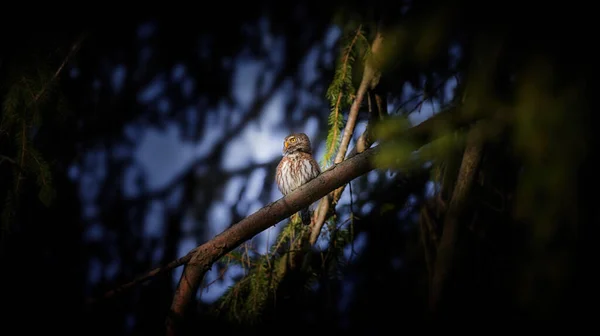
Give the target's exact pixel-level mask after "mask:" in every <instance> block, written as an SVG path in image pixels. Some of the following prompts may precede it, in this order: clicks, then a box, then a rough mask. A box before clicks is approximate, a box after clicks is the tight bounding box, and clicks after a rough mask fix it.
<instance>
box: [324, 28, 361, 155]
mask: <svg viewBox="0 0 600 336" xmlns="http://www.w3.org/2000/svg"><path fill="white" fill-rule="evenodd" d="M359 36H362V25H359V26H358V29H357V30H356V33H355V34H354V37H353V38H352V41H351V42H350V44H349V45H348V46H346V47H344V50H345V52H344V54H343V55H342V58H341V64H340V66H339V68H338V69H337V71H336V75H335V77H334V79H333V82H332V84H331V86H330V87H329V89H328V92H327V95H328V96H329V98H330V100H332V101H334V100H335V103H334V104H333V108H332V111H331V115H330V116H329V125H330V127H331V130H330V131H329V134H328V136H327V152H326V153H325V155H324V158H323V163H324V164H323V166H326V165H327V164H328V163H329V160H330V158H331V157H332V156H333V153H334V152H335V150H336V149H337V147H338V145H339V140H338V137H339V134H338V133H339V132H340V130H341V127H342V125H343V118H342V114H341V110H342V103H343V101H342V98H343V97H344V93H345V94H346V95H348V96H350V95H351V94H352V92H344V89H346V90H351V89H352V73H351V71H352V67H351V62H352V61H354V57H353V53H354V46H355V44H356V41H357V40H358V38H359Z"/></svg>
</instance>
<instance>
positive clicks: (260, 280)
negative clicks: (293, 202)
mask: <svg viewBox="0 0 600 336" xmlns="http://www.w3.org/2000/svg"><path fill="white" fill-rule="evenodd" d="M353 220H354V216H351V218H350V220H349V221H348V222H346V223H343V224H344V225H336V222H337V221H336V217H335V216H334V217H332V218H330V219H329V220H328V221H327V225H326V226H325V227H324V229H323V236H326V237H327V238H328V240H329V242H330V243H329V248H328V249H327V250H326V251H325V252H321V254H322V255H321V259H322V260H323V262H322V263H320V264H321V268H320V269H314V268H313V267H314V263H310V262H308V260H309V259H310V258H312V257H313V254H311V253H310V252H309V251H308V250H309V249H310V247H309V246H308V243H307V238H308V235H309V234H310V230H309V228H308V227H307V226H305V225H303V224H302V222H301V220H300V217H299V216H292V219H291V220H290V222H289V224H288V225H286V226H285V227H284V228H283V229H282V230H281V232H280V233H279V235H278V237H277V239H275V241H274V243H273V244H272V245H271V247H270V249H269V252H268V253H266V254H257V255H255V256H253V257H250V256H249V253H248V249H247V248H246V247H244V246H241V247H239V248H238V249H236V250H235V251H233V252H231V253H229V254H228V255H226V256H225V257H223V259H222V260H221V261H220V262H221V263H224V264H227V265H229V264H236V265H240V266H242V267H243V268H244V269H245V271H246V274H245V275H244V276H243V278H242V279H241V280H239V281H238V282H237V283H236V284H234V285H233V286H231V287H230V288H228V289H227V291H226V292H225V293H224V294H223V296H221V298H219V300H218V301H217V302H215V303H214V305H213V307H212V311H211V313H212V314H214V315H215V316H224V317H225V318H226V319H227V320H228V321H233V322H237V323H243V324H247V325H252V324H255V323H259V322H261V317H262V316H263V315H264V312H265V310H266V309H268V308H269V307H273V305H274V304H275V301H276V299H277V291H278V289H279V288H280V285H281V283H282V281H284V279H285V278H286V276H287V275H289V271H290V269H291V268H294V269H297V270H300V271H301V272H302V273H303V274H306V275H307V277H306V279H305V280H304V281H305V284H304V289H308V288H310V285H311V284H312V283H313V282H315V281H318V275H319V274H323V275H325V276H327V277H329V278H335V277H339V276H340V267H341V266H343V265H344V264H345V263H346V261H345V260H344V255H343V249H344V247H346V246H348V244H350V243H351V242H352V237H353ZM307 252H309V253H307ZM298 256H302V257H303V261H298V260H297V259H298V258H297V257H298ZM297 262H300V263H301V264H299V265H296V264H295V263H297Z"/></svg>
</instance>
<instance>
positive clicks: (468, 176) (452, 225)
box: [430, 128, 483, 312]
mask: <svg viewBox="0 0 600 336" xmlns="http://www.w3.org/2000/svg"><path fill="white" fill-rule="evenodd" d="M482 144H483V142H482V139H481V134H480V132H479V129H477V128H474V129H472V130H471V131H470V132H469V135H468V138H467V143H466V148H465V151H464V154H463V159H462V163H461V166H460V170H459V172H458V179H457V181H456V186H455V188H454V192H453V193H452V198H451V200H450V205H449V206H448V212H447V213H446V217H445V220H444V226H443V234H442V237H441V240H440V244H439V247H438V251H437V253H436V260H435V264H434V270H433V279H432V283H431V292H430V295H431V296H430V308H431V309H432V311H433V312H436V311H437V309H438V307H439V302H440V299H441V297H442V294H443V291H444V289H445V287H446V284H447V280H448V278H449V274H450V272H451V270H452V268H453V264H454V253H455V247H456V241H457V237H458V231H459V229H460V227H459V220H460V216H461V215H462V213H463V211H464V209H465V207H466V206H467V200H468V196H469V192H470V190H471V186H472V185H473V181H474V180H475V176H476V173H477V171H478V168H479V164H480V162H481V155H482V146H483V145H482Z"/></svg>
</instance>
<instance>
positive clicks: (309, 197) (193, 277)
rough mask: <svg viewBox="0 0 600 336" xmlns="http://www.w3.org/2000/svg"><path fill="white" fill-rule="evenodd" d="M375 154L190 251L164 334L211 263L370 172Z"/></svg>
mask: <svg viewBox="0 0 600 336" xmlns="http://www.w3.org/2000/svg"><path fill="white" fill-rule="evenodd" d="M378 152H379V148H378V147H375V148H371V149H369V150H367V151H365V152H363V153H361V154H359V155H356V156H354V157H353V158H350V159H348V160H345V161H343V162H342V163H340V164H338V165H334V166H333V167H331V168H330V169H328V170H326V171H325V172H323V173H322V174H321V175H319V176H318V177H317V178H315V179H313V180H312V181H310V182H308V183H307V184H305V185H303V186H302V187H300V188H298V189H297V190H295V191H294V192H292V193H290V194H289V195H287V196H285V197H283V198H281V199H279V200H277V201H276V202H272V203H270V204H267V205H266V206H265V207H263V208H262V209H260V210H258V211H257V212H255V213H253V214H252V215H250V216H248V217H246V218H245V219H243V220H242V221H240V222H238V223H237V224H235V225H233V226H232V227H230V228H229V229H227V230H225V231H224V232H222V233H221V234H219V235H217V236H216V237H214V238H213V239H212V240H210V241H208V242H207V243H205V244H203V245H201V246H199V247H197V248H196V249H195V250H193V251H192V252H190V254H193V256H192V257H191V259H190V260H189V261H188V262H187V264H186V265H185V268H184V271H183V274H182V275H181V279H180V281H179V285H178V287H177V290H176V292H175V295H174V297H173V302H172V305H171V312H170V314H169V316H168V318H167V333H168V334H169V335H173V334H175V331H176V327H177V322H178V321H179V320H180V319H181V318H182V316H183V314H184V311H185V309H186V308H187V307H188V306H189V304H190V302H191V300H192V298H193V297H194V295H195V293H196V291H197V289H198V287H199V284H200V281H201V279H202V277H203V276H204V274H205V273H206V272H207V271H208V270H209V269H210V268H211V266H212V264H213V263H214V262H216V261H217V260H218V259H219V258H221V257H222V256H224V255H225V254H227V253H228V252H230V251H232V250H233V249H235V248H236V247H237V246H239V245H240V244H242V243H243V242H244V241H246V240H248V239H250V238H252V237H254V236H255V235H256V234H258V233H260V232H261V231H264V230H266V229H268V228H269V227H271V226H273V225H275V224H277V223H278V222H280V221H281V220H283V219H285V218H286V217H289V216H291V215H292V214H294V213H296V212H298V211H299V210H300V209H302V208H304V207H306V206H308V205H309V204H311V203H312V202H314V201H316V200H318V199H319V198H321V197H323V196H325V195H327V194H328V193H330V192H331V191H332V190H335V189H336V188H339V187H340V186H342V185H344V184H346V183H348V182H350V181H351V180H353V179H355V178H357V177H359V176H361V175H363V174H365V173H367V172H369V171H371V170H373V169H374V166H373V163H372V159H373V158H374V156H375V155H377V153H378Z"/></svg>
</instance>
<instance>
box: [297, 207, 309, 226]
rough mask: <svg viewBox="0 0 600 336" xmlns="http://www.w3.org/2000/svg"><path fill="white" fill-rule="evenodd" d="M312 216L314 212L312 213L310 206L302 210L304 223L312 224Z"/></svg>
mask: <svg viewBox="0 0 600 336" xmlns="http://www.w3.org/2000/svg"><path fill="white" fill-rule="evenodd" d="M311 217H312V214H311V213H310V210H309V209H308V207H307V208H304V209H302V210H300V218H301V219H302V224H304V225H310V221H311Z"/></svg>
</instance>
